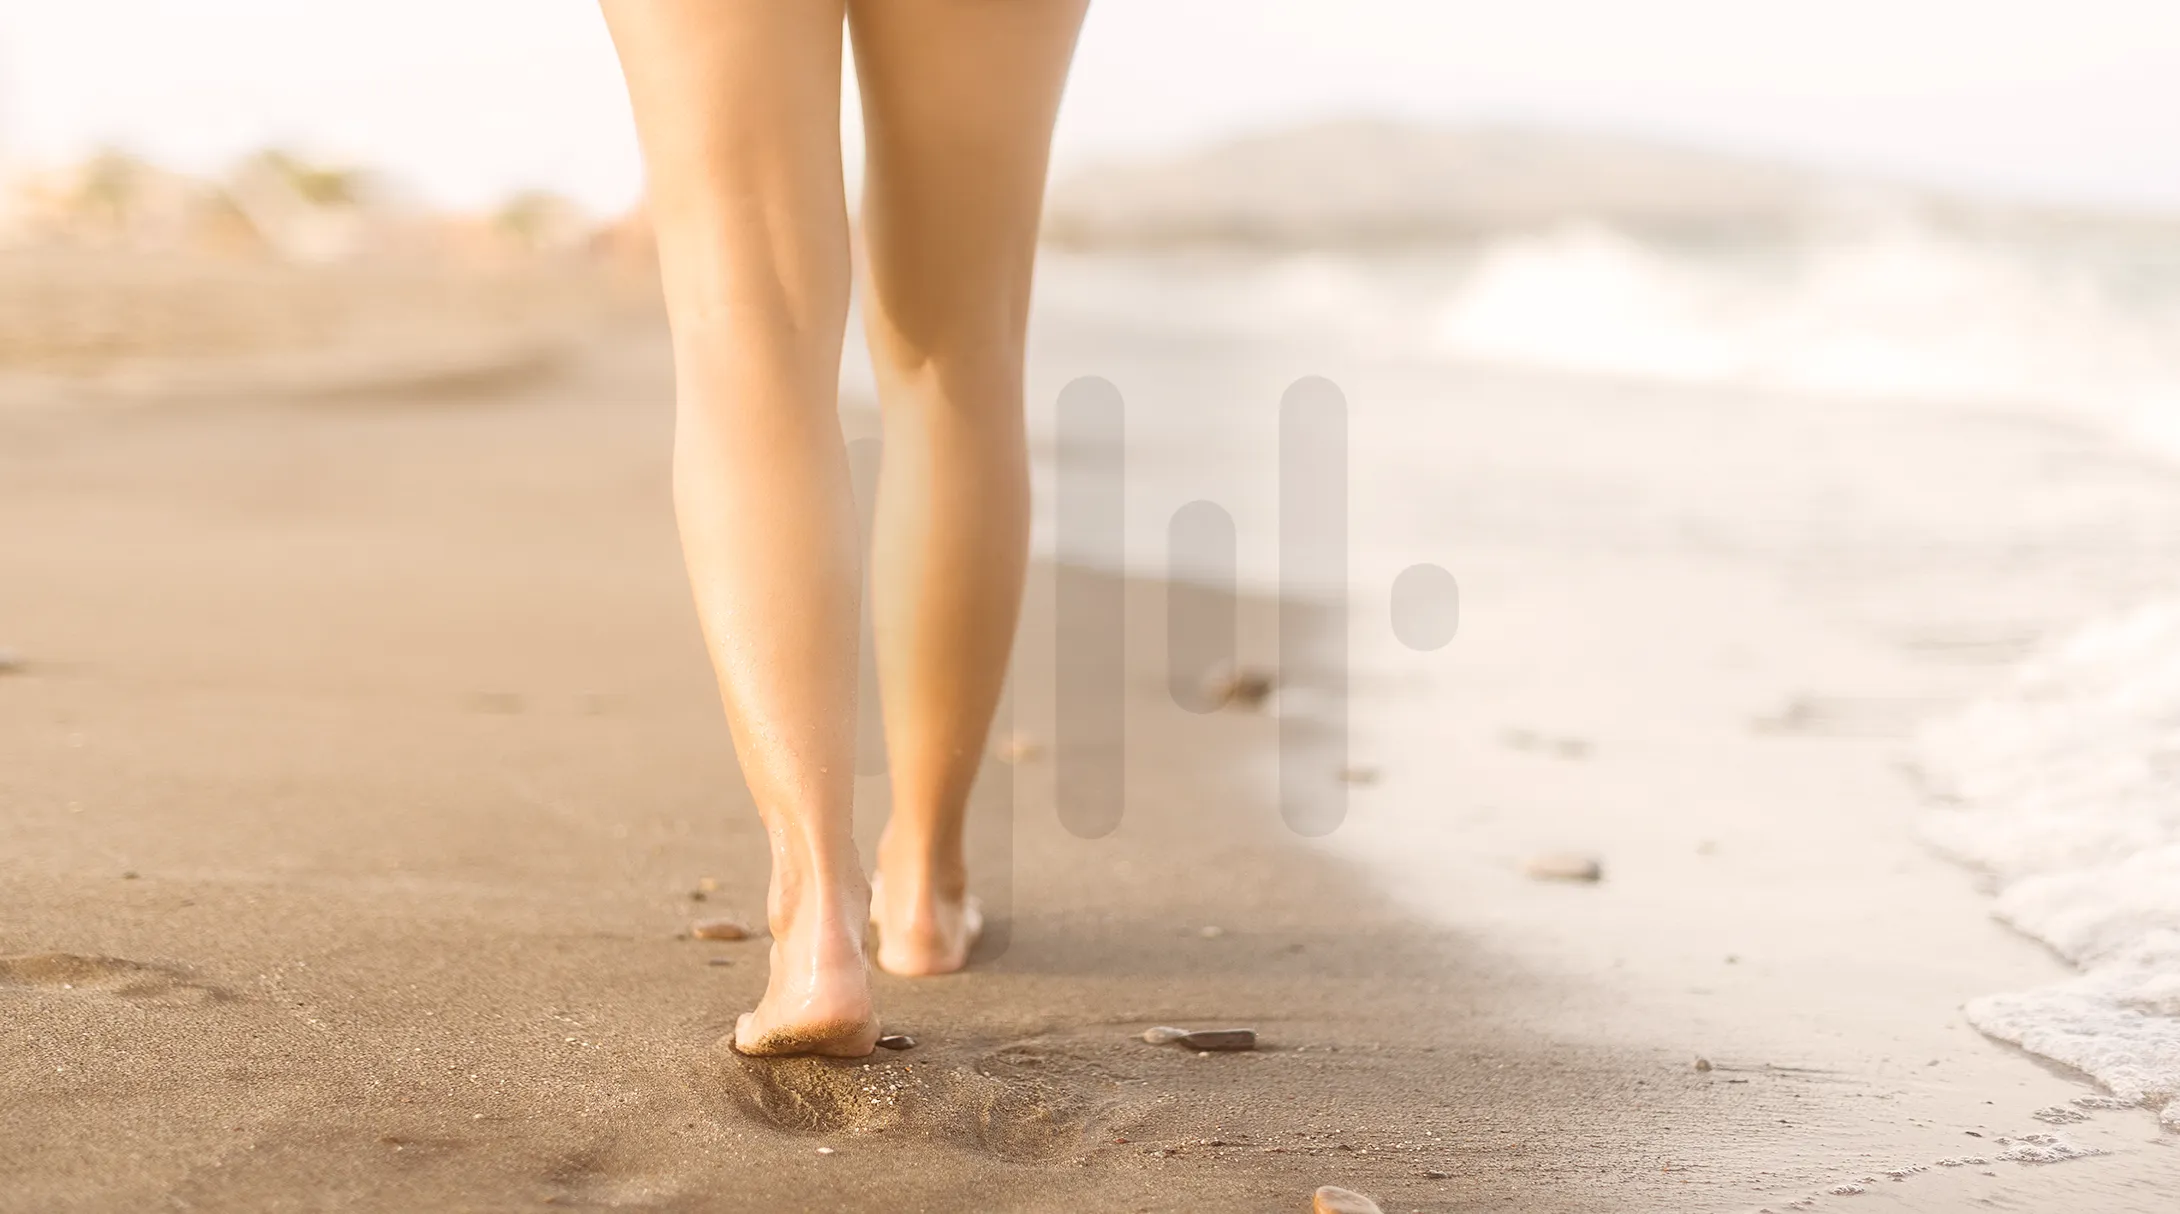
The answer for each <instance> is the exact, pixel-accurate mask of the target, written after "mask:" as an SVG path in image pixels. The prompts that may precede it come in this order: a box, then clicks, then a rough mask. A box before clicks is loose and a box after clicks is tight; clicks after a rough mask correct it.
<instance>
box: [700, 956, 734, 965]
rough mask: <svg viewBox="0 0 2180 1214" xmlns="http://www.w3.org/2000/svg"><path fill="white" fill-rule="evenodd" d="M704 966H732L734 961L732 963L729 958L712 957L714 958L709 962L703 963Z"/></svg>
mask: <svg viewBox="0 0 2180 1214" xmlns="http://www.w3.org/2000/svg"><path fill="white" fill-rule="evenodd" d="M704 964H706V965H733V964H734V961H733V960H732V959H731V958H727V957H714V958H712V959H711V960H709V961H706V962H705V963H704Z"/></svg>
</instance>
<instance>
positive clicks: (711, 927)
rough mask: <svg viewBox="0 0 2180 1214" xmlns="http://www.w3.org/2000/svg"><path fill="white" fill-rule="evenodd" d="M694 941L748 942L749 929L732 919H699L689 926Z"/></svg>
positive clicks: (690, 935)
mask: <svg viewBox="0 0 2180 1214" xmlns="http://www.w3.org/2000/svg"><path fill="white" fill-rule="evenodd" d="M689 937H690V938H691V939H693V940H747V939H749V929H748V928H746V927H743V926H742V925H741V924H739V923H736V922H735V921H734V920H732V919H699V920H697V921H696V922H695V923H692V924H690V925H689Z"/></svg>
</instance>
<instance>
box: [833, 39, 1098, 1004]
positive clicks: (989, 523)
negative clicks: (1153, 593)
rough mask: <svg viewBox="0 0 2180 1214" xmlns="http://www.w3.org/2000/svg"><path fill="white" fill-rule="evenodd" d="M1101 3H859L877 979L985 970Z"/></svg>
mask: <svg viewBox="0 0 2180 1214" xmlns="http://www.w3.org/2000/svg"><path fill="white" fill-rule="evenodd" d="M1084 3H1085V0H850V4H849V13H848V23H849V26H850V27H851V28H852V29H853V31H854V34H855V56H856V73H857V75H858V77H859V78H860V83H861V85H862V90H863V117H864V127H865V145H866V147H867V148H868V150H869V154H870V155H869V165H868V171H867V174H866V178H865V181H864V190H863V231H864V236H865V240H866V268H867V270H868V278H867V282H868V285H869V290H868V292H867V293H866V295H865V296H864V302H863V307H864V318H865V322H866V324H865V328H866V331H867V332H868V334H869V337H870V349H871V358H872V362H873V364H874V366H875V368H876V370H877V373H878V388H879V398H880V401H881V403H882V405H883V406H884V409H885V431H886V445H885V457H884V461H883V462H884V467H883V468H882V469H881V471H880V473H879V484H878V517H877V524H876V528H875V531H876V535H875V539H874V541H873V544H872V548H871V572H872V608H873V613H872V614H873V620H874V623H875V632H876V641H877V648H878V681H879V686H880V688H881V690H882V692H883V698H884V701H885V724H886V755H887V759H888V766H889V767H890V769H891V771H892V775H893V815H892V818H891V819H890V820H889V821H888V823H887V825H886V833H885V837H884V839H883V840H881V841H880V843H879V845H878V848H879V854H878V871H879V874H880V876H881V877H882V878H883V886H884V888H883V889H882V890H881V891H880V894H879V898H880V901H881V903H882V905H880V907H879V908H878V923H879V946H878V962H879V964H880V965H882V966H884V967H885V968H886V969H888V970H891V971H892V972H894V973H897V974H905V975H923V974H943V973H949V972H951V971H954V970H958V969H960V968H961V967H962V966H963V965H965V964H967V962H968V956H969V948H970V946H971V945H972V944H973V943H974V939H975V936H976V931H977V926H978V923H977V912H976V908H975V905H974V903H973V902H972V901H971V900H970V898H969V896H968V881H969V877H968V870H967V866H966V861H965V857H964V855H963V843H964V839H963V834H964V819H965V816H966V812H967V808H968V799H969V786H970V784H971V782H972V781H973V780H974V779H975V778H976V772H977V765H978V761H979V760H980V759H981V758H982V757H983V754H984V750H985V745H986V734H987V733H988V732H989V730H990V729H991V722H992V712H993V709H994V708H995V707H996V706H997V704H998V701H999V696H1000V692H1001V689H1002V687H1003V685H1004V683H1005V681H1006V672H1007V658H1008V655H1009V653H1010V652H1011V651H1012V650H1013V647H1014V630H1015V616H1016V614H1017V612H1018V611H1019V609H1020V606H1021V599H1022V575H1023V568H1024V565H1025V563H1026V561H1027V560H1028V557H1029V454H1028V451H1027V448H1026V446H1025V443H1024V439H1023V431H1022V344H1023V333H1024V327H1025V325H1026V324H1027V322H1028V317H1029V296H1030V277H1031V271H1032V269H1033V268H1034V263H1035V261H1036V256H1037V222H1038V217H1039V212H1040V210H1041V208H1042V203H1043V199H1044V186H1045V162H1046V157H1047V153H1048V151H1049V150H1050V147H1051V143H1052V124H1053V119H1054V117H1055V115H1056V114H1057V113H1058V110H1059V105H1060V92H1061V88H1062V86H1063V85H1064V84H1065V82H1066V79H1067V67H1068V61H1069V59H1070V57H1071V56H1072V55H1073V52H1074V47H1075V38H1076V34H1077V31H1078V30H1079V29H1080V28H1081V25H1082V19H1083V11H1084Z"/></svg>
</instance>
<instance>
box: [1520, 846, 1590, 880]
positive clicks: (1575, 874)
mask: <svg viewBox="0 0 2180 1214" xmlns="http://www.w3.org/2000/svg"><path fill="white" fill-rule="evenodd" d="M1523 869H1524V871H1526V872H1527V873H1528V874H1529V875H1530V876H1531V877H1533V878H1535V879H1536V880H1538V881H1587V882H1592V883H1594V882H1598V881H1602V880H1604V878H1605V866H1604V865H1603V864H1602V863H1601V862H1599V861H1598V860H1597V859H1596V858H1595V857H1594V856H1584V855H1578V854H1576V853H1574V852H1546V853H1544V854H1542V855H1538V856H1531V857H1530V858H1529V863H1528V864H1526V865H1524V866H1523Z"/></svg>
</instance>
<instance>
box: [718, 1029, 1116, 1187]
mask: <svg viewBox="0 0 2180 1214" xmlns="http://www.w3.org/2000/svg"><path fill="white" fill-rule="evenodd" d="M718 1066H719V1069H718V1071H717V1072H716V1074H715V1075H713V1076H711V1077H710V1078H712V1079H713V1081H714V1082H717V1083H719V1084H720V1085H721V1086H723V1087H724V1088H725V1089H726V1091H727V1093H728V1094H729V1095H730V1096H731V1097H732V1099H733V1102H734V1104H735V1106H736V1107H737V1109H738V1111H739V1112H740V1113H742V1114H743V1115H744V1116H747V1117H749V1118H751V1119H753V1120H756V1121H760V1122H764V1123H767V1124H770V1125H773V1126H777V1127H779V1128H780V1129H783V1130H792V1131H796V1132H799V1133H813V1134H843V1133H861V1134H870V1133H885V1134H889V1135H893V1136H896V1137H908V1138H916V1139H923V1140H928V1141H941V1142H947V1143H950V1144H952V1145H955V1146H960V1147H965V1148H968V1149H972V1150H981V1151H985V1152H988V1153H990V1154H992V1155H996V1156H999V1157H1001V1158H1006V1159H1019V1160H1037V1159H1049V1158H1053V1157H1055V1156H1059V1155H1063V1154H1065V1153H1067V1152H1069V1151H1072V1150H1076V1149H1079V1147H1080V1146H1081V1143H1082V1140H1083V1137H1084V1135H1085V1133H1086V1132H1087V1130H1088V1128H1089V1125H1090V1122H1091V1120H1092V1119H1093V1118H1095V1117H1096V1116H1097V1115H1098V1114H1099V1113H1101V1112H1103V1111H1105V1110H1106V1109H1107V1108H1109V1107H1111V1106H1112V1105H1113V1104H1114V1103H1115V1102H1116V1100H1117V1098H1118V1092H1119V1088H1118V1085H1116V1084H1115V1083H1114V1082H1112V1080H1111V1079H1109V1078H1108V1077H1107V1076H1106V1075H1105V1074H1104V1073H1103V1072H1102V1070H1101V1068H1099V1067H1098V1066H1097V1064H1096V1063H1094V1062H1092V1061H1090V1060H1089V1059H1087V1058H1075V1057H1074V1056H1072V1055H1070V1054H1068V1053H1067V1052H1066V1051H1064V1050H1056V1049H1053V1048H1051V1047H1050V1046H1047V1045H1043V1044H1035V1043H1028V1042H1017V1043H1014V1044H1011V1045H1007V1046H1004V1047H1001V1048H999V1049H996V1050H991V1051H988V1052H984V1053H981V1054H966V1055H954V1056H952V1057H948V1056H946V1055H945V1054H944V1053H940V1052H938V1051H934V1050H932V1049H930V1048H929V1047H928V1046H927V1047H926V1048H925V1049H923V1050H919V1051H917V1054H916V1055H914V1056H909V1055H897V1056H895V1057H891V1058H889V1057H885V1056H877V1057H873V1058H869V1059H858V1060H855V1061H839V1060H834V1059H824V1058H777V1059H756V1058H743V1057H741V1056H739V1055H733V1054H724V1053H723V1054H721V1055H720V1056H719V1058H718ZM707 1086H708V1085H707Z"/></svg>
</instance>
